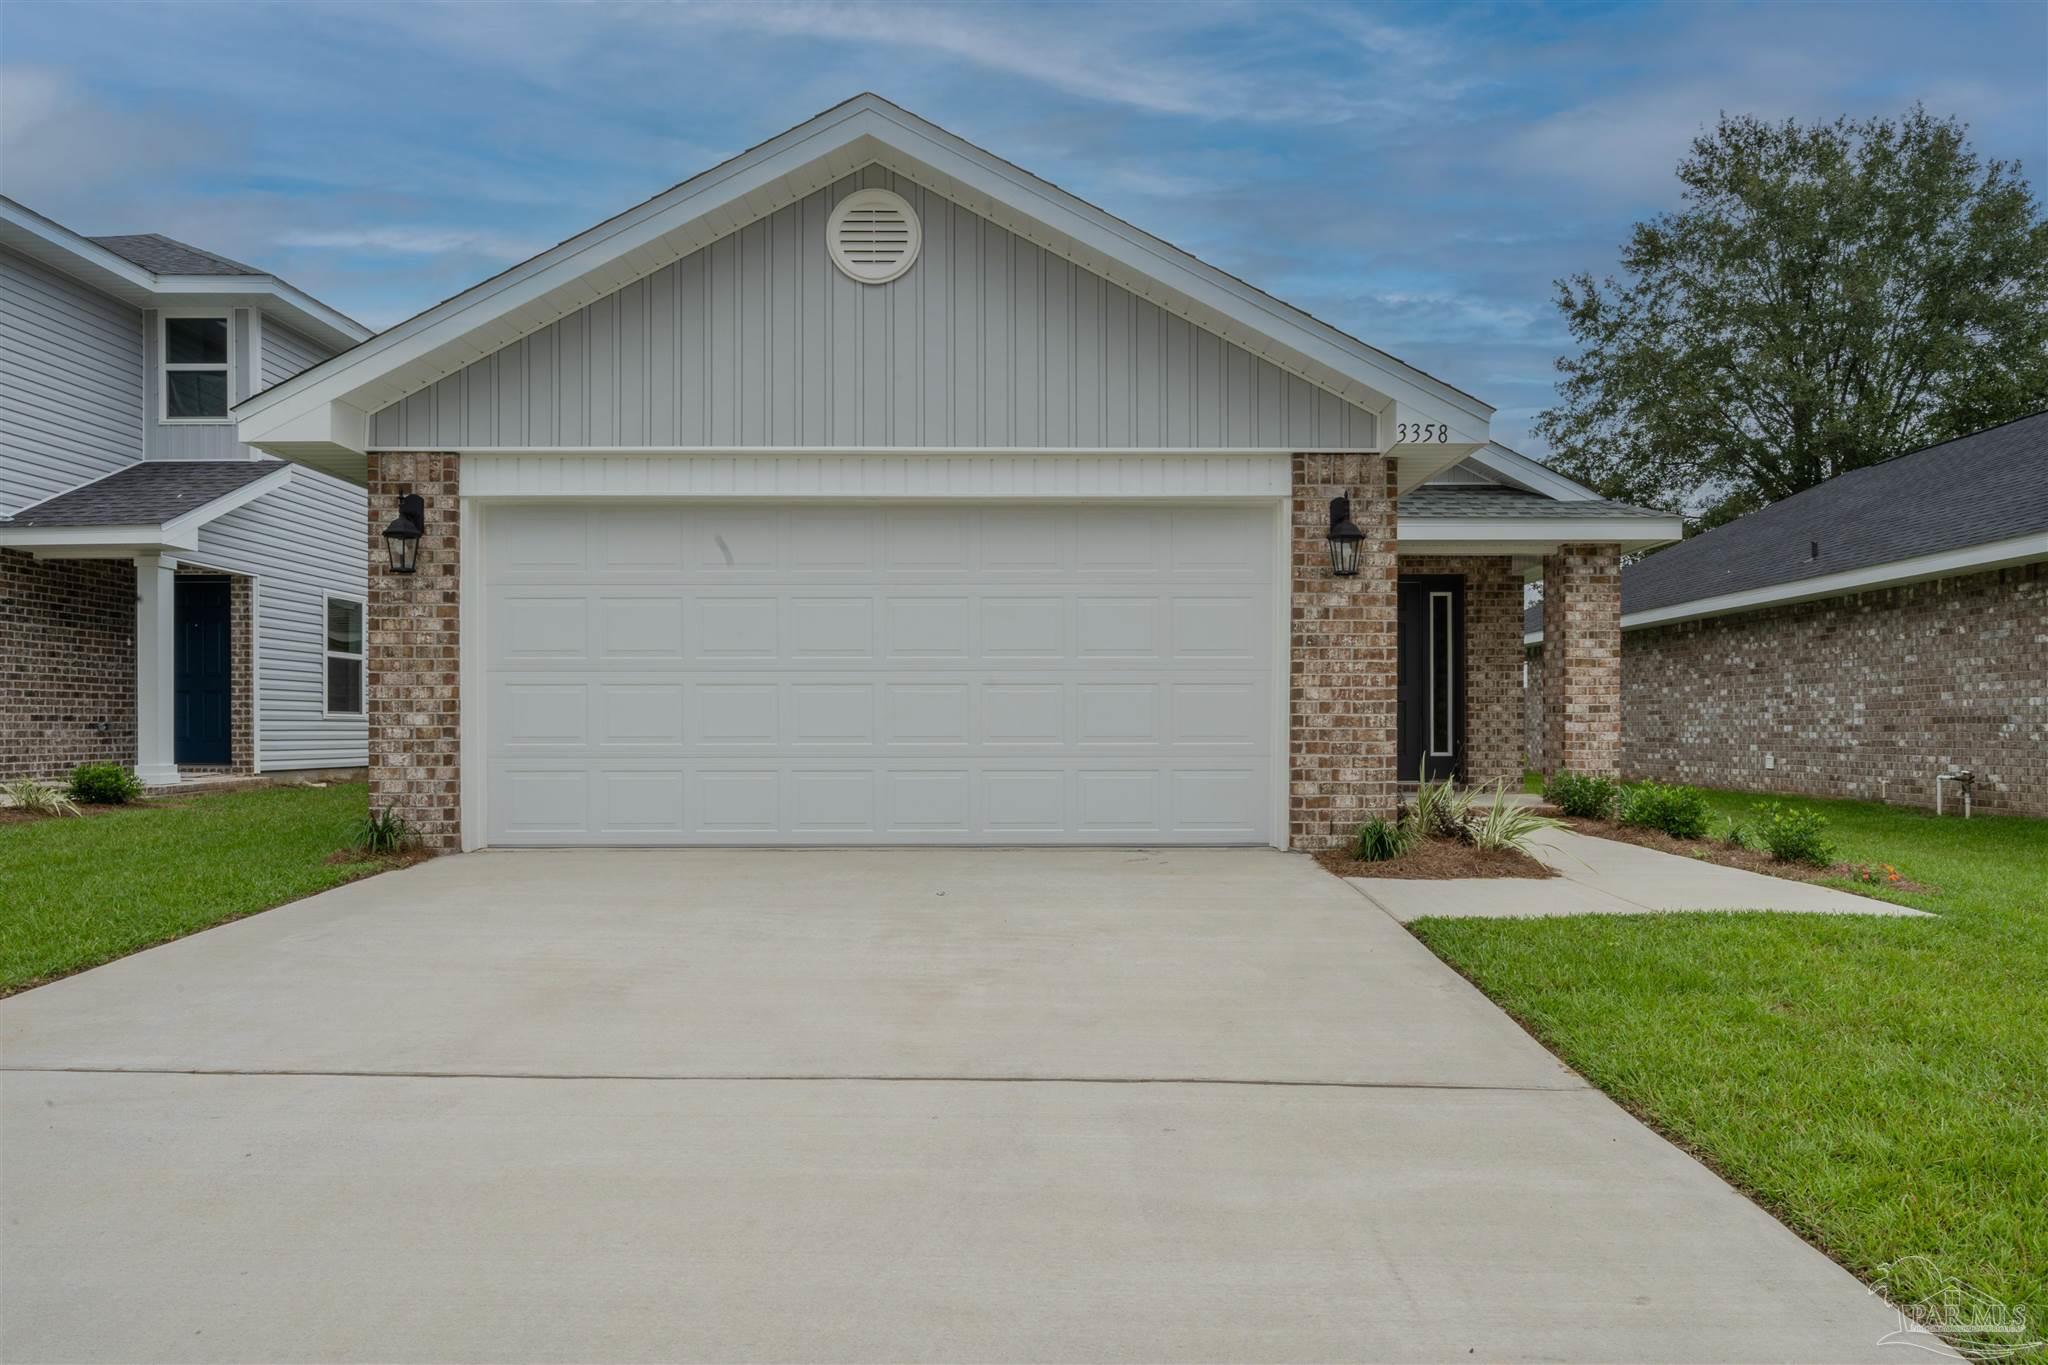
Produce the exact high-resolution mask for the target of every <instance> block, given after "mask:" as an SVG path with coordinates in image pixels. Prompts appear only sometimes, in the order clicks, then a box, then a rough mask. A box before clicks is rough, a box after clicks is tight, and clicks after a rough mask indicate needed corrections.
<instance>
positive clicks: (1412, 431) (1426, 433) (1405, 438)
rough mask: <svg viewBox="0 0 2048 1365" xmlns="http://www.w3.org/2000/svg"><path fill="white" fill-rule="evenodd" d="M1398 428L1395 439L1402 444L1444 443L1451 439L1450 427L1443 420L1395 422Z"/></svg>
mask: <svg viewBox="0 0 2048 1365" xmlns="http://www.w3.org/2000/svg"><path fill="white" fill-rule="evenodd" d="M1394 425H1395V426H1396V427H1397V428H1398V429H1399V430H1398V432H1397V434H1396V437H1395V439H1396V440H1398V441H1399V442H1400V443H1401V444H1402V445H1407V444H1409V443H1411V442H1412V443H1414V444H1417V445H1444V444H1446V443H1448V442H1449V441H1450V439H1451V428H1450V426H1449V425H1448V424H1447V423H1444V422H1396V423H1395V424H1394Z"/></svg>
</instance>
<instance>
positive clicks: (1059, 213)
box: [235, 95, 1493, 454]
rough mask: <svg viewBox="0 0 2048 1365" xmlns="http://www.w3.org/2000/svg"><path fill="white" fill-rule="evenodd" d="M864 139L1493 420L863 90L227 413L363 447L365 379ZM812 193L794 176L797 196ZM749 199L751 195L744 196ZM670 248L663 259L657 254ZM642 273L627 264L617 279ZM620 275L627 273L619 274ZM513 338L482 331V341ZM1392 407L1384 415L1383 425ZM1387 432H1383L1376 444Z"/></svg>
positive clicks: (1420, 393) (1262, 321)
mask: <svg viewBox="0 0 2048 1365" xmlns="http://www.w3.org/2000/svg"><path fill="white" fill-rule="evenodd" d="M863 139H867V140H869V141H871V142H872V143H873V144H874V147H873V150H872V154H870V153H869V151H868V149H865V148H859V149H856V150H857V151H858V153H859V154H861V155H866V156H868V159H869V160H881V159H882V154H883V153H885V152H888V151H895V152H899V153H901V154H903V155H905V156H909V157H912V158H915V159H917V160H920V161H924V162H927V163H929V164H931V165H932V167H933V169H934V170H938V171H941V172H942V173H947V174H951V175H954V176H955V177H956V178H958V179H960V180H961V182H962V183H963V184H968V185H970V186H973V187H975V188H978V189H979V188H982V187H984V186H985V187H986V189H985V190H984V191H983V192H986V193H988V194H989V195H990V197H991V198H997V199H1001V200H1003V201H1004V202H1005V203H1009V202H1012V201H1013V200H1015V199H1017V198H1023V199H1024V200H1025V202H1026V203H1027V204H1029V205H1030V206H1031V207H1032V209H1033V210H1035V211H1036V210H1043V216H1044V218H1045V220H1046V221H1047V223H1048V225H1049V226H1052V227H1054V228H1055V229H1056V230H1059V231H1063V232H1065V233H1067V234H1068V235H1069V236H1072V237H1073V238H1074V239H1075V240H1077V241H1080V242H1082V243H1083V244H1084V245H1087V246H1089V247H1090V248H1091V249H1094V250H1098V251H1100V252H1101V253H1102V254H1104V255H1105V256H1107V257H1110V258H1112V259H1116V260H1118V261H1119V262H1120V263H1122V264H1124V265H1126V266H1127V267H1128V268H1129V269H1131V270H1132V271H1133V272H1135V273H1139V274H1143V275H1147V276H1149V277H1151V278H1157V279H1160V280H1161V282H1162V283H1163V284H1165V285H1167V287H1169V288H1172V289H1176V290H1178V291H1180V292H1182V293H1184V294H1186V295H1188V296H1189V297H1191V298H1194V299H1196V300H1197V301H1198V302H1202V303H1204V304H1205V305H1207V306H1210V307H1213V308H1215V309H1216V310H1217V311H1218V312H1220V313H1223V314H1225V315H1227V316H1229V317H1231V318H1232V319H1233V320H1235V321H1237V322H1239V323H1241V324H1242V325H1243V326H1244V327H1245V328H1247V329H1248V330H1250V331H1253V332H1257V333H1259V334H1261V335H1264V336H1268V337H1272V338H1273V339H1274V340H1275V342H1276V344H1279V345H1282V346H1285V347H1288V348H1290V349H1294V350H1297V351H1299V352H1300V353H1302V354H1304V355H1306V356H1309V357H1311V358H1313V359H1315V360H1318V361H1320V362H1321V363H1323V364H1326V365H1328V366H1330V367H1331V368H1332V369H1334V370H1339V371H1342V372H1345V373H1349V374H1352V375H1355V376H1356V377H1357V378H1358V381H1359V382H1360V383H1361V384H1362V385H1365V386H1366V387H1369V388H1372V389H1373V390H1374V391H1375V392H1382V393H1387V394H1388V396H1389V397H1390V399H1393V400H1398V401H1405V402H1408V403H1410V404H1413V403H1415V402H1416V401H1417V400H1423V399H1426V400H1428V406H1429V408H1430V409H1431V410H1441V409H1448V410H1450V412H1451V413H1455V414H1457V415H1459V416H1460V417H1461V418H1462V419H1463V420H1462V421H1461V422H1460V426H1462V427H1468V428H1475V429H1476V431H1475V433H1474V434H1477V435H1479V436H1481V437H1483V436H1484V431H1485V427H1486V424H1487V423H1488V421H1489V420H1490V419H1491V417H1492V414H1493V408H1492V407H1491V406H1489V405H1488V404H1485V403H1482V402H1480V401H1479V400H1478V399H1476V398H1473V397H1472V396H1471V395H1469V394H1465V393H1462V392H1460V391H1459V390H1457V389H1454V388H1452V387H1451V386H1450V385H1448V384H1446V383H1444V382H1443V381H1442V380H1439V379H1435V378H1434V377H1432V376H1430V375H1427V374H1424V373H1423V372H1422V371H1420V370H1417V369H1415V368H1414V367H1412V366H1409V365H1407V364H1406V363H1405V362H1401V361H1398V360H1396V359H1394V358H1393V357H1392V356H1388V355H1386V354H1385V353H1384V352H1381V351H1377V350H1375V349H1373V348H1372V347H1370V346H1367V345H1366V344H1365V343H1364V342H1361V341H1358V340H1356V339H1355V338H1351V337H1346V336H1345V335H1344V334H1343V333H1341V332H1339V331H1337V330H1336V329H1335V328H1333V327H1330V326H1329V325H1328V324H1326V323H1322V322H1319V321H1317V320H1316V319H1315V318H1312V317H1310V316H1309V315H1308V314H1306V313H1302V312H1301V311H1300V310H1298V309H1294V308H1292V307H1290V306H1289V305H1286V304H1283V303H1281V302H1280V301H1279V300H1277V299H1274V298H1271V297H1270V296H1268V295H1265V294H1262V293H1260V292H1259V291H1257V290H1255V289H1253V288H1252V287H1251V286H1250V285H1247V284H1244V283H1243V282H1241V281H1237V280H1233V279H1231V278H1230V277H1229V276H1227V275H1225V274H1224V273H1223V272H1221V271H1219V270H1216V269H1215V268H1214V267H1212V266H1208V265H1204V264H1203V263H1202V262H1200V261H1198V260H1196V259H1195V258H1194V257H1192V256H1189V255H1187V254H1186V253H1185V252H1182V251H1179V250H1178V249H1176V248H1174V247H1171V246H1169V245H1167V244H1166V243H1164V242H1161V241H1159V240H1158V239H1157V238H1153V237H1150V236H1148V235H1147V234H1144V233H1142V232H1140V231H1139V230H1138V229H1136V228H1133V227H1130V226H1129V225H1128V224H1124V223H1121V222H1119V221H1118V220H1116V219H1115V218H1113V217H1111V216H1110V215H1109V214H1107V213H1104V212H1103V211H1102V210H1100V209H1096V208H1093V207H1092V206H1090V205H1087V204H1085V203H1083V202H1082V201H1081V200H1078V199H1075V198H1074V197H1073V196H1071V195H1068V194H1066V192H1064V191H1061V190H1058V189H1056V188H1054V187H1053V186H1051V185H1048V184H1047V183H1046V182H1044V181H1040V180H1037V179H1036V178H1035V177H1031V176H1029V175H1027V174H1026V173H1025V172H1023V171H1021V170H1019V169H1018V168H1016V167H1014V166H1011V165H1009V163H1007V162H1004V161H1002V160H1001V159H1000V158H998V157H996V156H994V155H993V154H991V153H988V152H985V151H983V150H982V149H980V148H977V147H974V146H973V145H972V144H971V143H967V142H965V141H964V140H961V139H959V138H957V137H954V136H953V135H952V134H950V133H946V132H945V131H944V130H943V129H939V128H936V127H935V126H933V125H930V124H927V123H925V122H924V121H923V120H921V119H917V118H916V117H915V116H914V115H911V114H908V113H907V112H905V111H903V110H900V109H897V108H896V107H895V106H893V105H890V104H888V103H887V102H886V101H883V100H881V99H879V98H877V97H875V96H871V95H862V96H858V97H856V98H855V99H852V100H849V101H847V102H846V103H845V104H843V105H840V106H839V107H838V108H836V109H832V110H828V111H827V112H825V113H823V114H820V115H819V116H818V117H816V118H814V119H812V120H810V121H809V122H808V123H803V124H799V125H798V126H797V127H795V128H792V129H790V130H788V131H787V132H784V133H782V134H779V135H778V136H776V137H773V138H770V139H769V140H768V141H766V142H764V143H762V144H761V145H760V146H758V147H755V148H754V149H753V150H751V151H748V152H744V153H741V154H740V155H739V156H737V157H734V158H733V159H731V160H730V161H727V162H725V163H723V164H721V165H719V166H715V167H713V168H712V169H710V170H708V171H705V172H703V173H702V174H700V175H698V176H696V177H694V178H693V179H690V180H687V181H684V182H683V183H682V184H680V185H677V186H675V187H674V188H672V189H670V190H668V191H666V192H664V193H663V194H660V195H658V196H656V197H655V198H654V199H651V200H649V201H647V202H646V203H644V204H641V205H638V206H636V207H634V208H631V209H628V210H626V211H625V212H624V213H621V214H618V215H617V216H615V217H613V218H610V219H607V220H606V221H605V222H603V223H600V224H598V225H597V226H595V227H593V228H590V229H588V230H586V231H585V232H583V233H581V234H579V235H578V236H576V237H572V238H570V239H569V240H568V241H566V242H563V243H561V244H560V245H558V246H555V247H553V248H550V249H549V250H547V251H544V252H542V253H541V254H540V255H538V256H535V257H533V258H532V259H531V260H528V261H525V262H523V263H521V264H519V265H515V266H513V267H512V268H510V269H509V270H506V271H504V272H503V273H502V274H499V275H497V276H494V277H492V278H491V279H488V280H485V281H484V282H482V283H481V284H478V285H475V286H472V287H471V288H470V289H467V290H465V291H463V292H462V293H460V294H456V295H454V296H453V297H451V298H449V299H447V300H444V301H443V302H442V303H440V304H437V305H436V306H434V307H433V308H430V309H428V310H427V311H426V312H424V313H421V314H419V315H418V316H416V317H413V318H410V319H408V320H406V321H404V322H401V323H399V324H398V325H397V326H395V327H392V328H390V329H389V330H387V331H384V332H381V333H379V334H378V335H377V336H375V337H372V338H371V339H370V340H368V341H366V342H364V343H362V344H361V345H359V346H357V347H355V348H354V349H353V350H350V351H346V352H344V353H342V354H341V355H338V356H333V357H330V358H329V359H328V360H325V361H323V362H321V363H320V364H318V365H314V366H312V367H311V368H309V369H307V370H305V371H304V372H302V373H301V374H298V375H295V376H293V377H292V378H290V379H287V380H286V381H284V382H283V383H282V384H277V385H273V386H272V387H270V388H268V389H266V390H264V391H263V392H262V393H260V394H257V395H255V396H254V397H252V398H249V399H246V400H244V401H243V402H242V403H240V404H238V405H236V408H235V415H236V417H237V418H238V419H239V420H240V422H241V423H242V429H241V433H240V435H241V439H242V440H243V441H244V442H245V443H247V444H251V445H256V446H261V447H264V448H269V449H276V450H278V451H283V450H285V449H286V448H288V447H289V446H290V445H293V444H298V445H304V446H318V447H325V448H328V449H333V448H336V447H338V448H341V449H346V450H353V451H355V452H356V453H359V454H360V453H365V447H363V446H362V445H360V444H357V443H356V442H357V439H359V438H355V437H353V436H352V435H350V434H347V433H344V432H341V431H339V430H329V429H327V426H328V423H329V422H331V421H333V420H334V419H335V418H337V417H338V416H339V414H337V413H336V412H335V409H336V408H355V407H356V403H355V401H354V400H355V397H356V395H358V394H360V393H362V392H363V391H365V390H366V389H368V388H369V387H370V385H372V384H373V383H374V382H375V381H376V380H378V379H380V378H382V377H384V376H386V375H389V374H391V373H393V372H394V371H397V370H400V369H402V368H403V367H404V366H406V365H407V364H408V363H411V362H413V361H416V360H420V359H422V358H424V357H426V356H428V355H430V354H431V353H432V352H433V351H434V350H435V349H436V348H437V347H439V346H442V345H444V344H447V343H449V342H452V341H454V340H456V339H458V338H460V337H463V336H466V335H470V334H473V333H478V332H481V331H483V330H484V329H485V328H488V327H489V326H491V324H492V323H494V322H496V321H498V320H499V319H501V318H503V317H505V316H506V315H508V314H510V313H513V312H514V311H516V310H517V309H519V308H520V307H522V306H525V305H527V304H532V303H536V302H539V301H541V300H542V299H544V298H545V296H546V295H548V294H549V293H550V292H551V291H552V290H554V289H556V288H558V287H560V286H561V285H563V284H566V283H568V282H570V281H573V280H576V279H580V278H583V277H585V276H592V275H598V274H600V273H601V272H603V271H604V270H605V269H606V267H607V266H610V265H612V264H614V263H616V262H617V261H619V260H620V259H622V258H623V257H625V256H627V255H629V254H630V253H632V252H635V251H638V250H641V249H643V248H646V247H648V246H649V245H651V244H654V243H655V242H656V241H657V240H658V239H659V238H661V237H662V236H664V235H665V234H666V233H667V232H669V231H670V230H671V229H673V228H675V227H679V226H681V225H683V224H685V223H690V222H698V221H702V220H705V219H708V218H710V217H711V216H712V215H714V214H718V213H721V212H723V213H724V214H725V216H726V221H725V222H724V223H723V224H722V227H721V235H723V234H724V233H726V232H730V231H732V230H734V229H736V228H737V227H739V226H742V225H743V224H744V223H746V222H751V221H754V220H755V219H757V218H759V217H761V216H762V215H763V214H764V213H766V212H769V211H772V209H773V208H776V207H780V206H781V205H782V204H783V203H785V202H790V201H791V196H790V195H786V194H777V193H772V192H770V191H772V190H773V189H774V187H775V184H776V182H778V181H781V180H783V179H784V178H785V177H787V176H791V175H794V174H796V173H797V172H800V171H803V170H805V169H807V168H811V167H815V166H817V165H819V164H820V163H824V162H827V161H828V159H830V158H832V157H833V156H834V154H835V153H845V152H847V151H848V149H850V148H854V144H856V143H859V142H861V141H862V140H863ZM837 174H839V172H838V171H837V170H832V169H830V168H829V167H828V173H827V174H826V175H825V177H824V179H823V180H821V181H820V182H819V183H820V184H823V183H829V182H830V180H831V179H832V178H835V177H836V176H837ZM817 187H818V186H817V185H812V184H808V183H805V184H804V185H803V186H802V187H801V191H800V192H806V193H807V192H808V191H809V190H810V189H815V188H817ZM998 191H1002V192H1003V193H998ZM750 196H754V197H755V201H754V202H750ZM735 209H736V210H737V211H736V212H735ZM691 249H693V250H694V249H695V247H694V246H692V248H691ZM680 254H682V253H680V252H675V253H671V255H670V256H669V259H675V258H676V257H677V256H679V255H680ZM645 273H646V271H644V270H641V269H637V268H636V269H634V270H633V271H632V272H631V275H630V277H628V278H637V277H639V276H641V275H643V274H645ZM625 282H626V278H622V279H620V280H619V281H618V283H621V284H623V283H625ZM614 287H615V286H614ZM582 302H583V301H581V300H579V301H578V302H577V303H576V305H575V306H576V307H580V306H582ZM567 311H571V310H570V309H563V310H561V312H560V313H557V316H561V315H562V313H566V312H567ZM537 325H540V324H537ZM530 330H532V329H531V328H528V329H525V331H530ZM520 335H524V331H522V332H521V333H520ZM514 339H516V338H515V337H511V336H508V337H505V338H502V339H493V342H492V344H491V346H490V349H493V350H495V349H497V348H498V347H500V346H503V345H505V344H508V343H509V342H510V341H511V340H514ZM464 363H467V362H464ZM449 372H452V370H449V369H441V370H437V371H436V372H434V373H432V374H426V375H423V376H422V377H421V380H420V383H419V384H417V385H414V386H412V388H411V389H410V390H409V391H417V389H419V388H424V387H425V386H426V385H428V384H431V383H432V382H433V381H434V380H436V379H439V378H442V377H443V376H444V375H445V374H446V373H449ZM388 401H389V400H388V399H387V400H378V401H376V406H377V407H378V408H382V407H384V406H386V405H387V402H388ZM1353 401H1355V400H1353ZM1390 406H1391V404H1390ZM1391 415H1392V413H1391V412H1389V413H1388V414H1385V415H1383V417H1382V420H1383V421H1384V420H1386V418H1387V417H1388V416H1391ZM1386 435H1387V434H1386V433H1383V434H1382V438H1381V443H1382V445H1384V444H1386Z"/></svg>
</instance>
